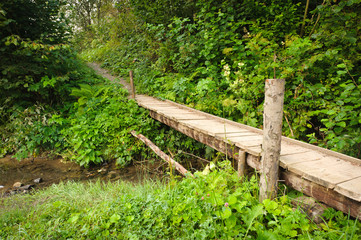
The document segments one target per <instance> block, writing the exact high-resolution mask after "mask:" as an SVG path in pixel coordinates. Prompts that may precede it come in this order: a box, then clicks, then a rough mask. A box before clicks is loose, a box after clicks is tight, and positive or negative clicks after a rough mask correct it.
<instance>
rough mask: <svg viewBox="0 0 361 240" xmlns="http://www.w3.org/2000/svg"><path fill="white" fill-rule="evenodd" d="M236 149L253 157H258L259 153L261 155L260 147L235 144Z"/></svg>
mask: <svg viewBox="0 0 361 240" xmlns="http://www.w3.org/2000/svg"><path fill="white" fill-rule="evenodd" d="M251 144H252V143H251ZM236 147H238V148H240V149H242V150H244V151H246V152H247V153H249V154H252V155H254V156H256V157H260V156H261V153H262V148H261V145H256V146H245V145H243V144H240V143H236Z"/></svg>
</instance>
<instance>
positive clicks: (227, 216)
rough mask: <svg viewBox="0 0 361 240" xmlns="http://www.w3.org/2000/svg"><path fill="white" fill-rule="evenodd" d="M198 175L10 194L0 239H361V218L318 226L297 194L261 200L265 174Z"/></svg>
mask: <svg viewBox="0 0 361 240" xmlns="http://www.w3.org/2000/svg"><path fill="white" fill-rule="evenodd" d="M195 176H196V177H195V178H194V179H193V178H186V179H183V180H181V181H176V180H171V181H170V182H169V183H168V184H163V183H159V182H146V183H144V184H143V185H132V184H129V183H127V182H116V183H101V182H96V183H89V184H83V183H75V182H69V183H64V184H59V185H53V186H52V187H50V188H49V189H47V190H44V191H40V192H37V193H35V194H33V195H25V196H14V197H12V198H7V199H3V200H1V201H2V204H1V205H2V207H1V208H0V239H360V236H361V224H360V222H359V221H358V220H352V219H349V218H348V217H347V216H346V215H344V214H342V213H341V212H336V211H335V210H332V209H329V210H327V211H326V212H325V214H324V222H323V223H321V224H319V225H316V224H314V223H312V222H311V221H310V220H309V219H308V218H307V216H306V215H304V214H303V213H301V211H300V210H299V209H295V208H293V207H292V206H291V205H290V197H289V196H287V195H284V194H280V195H279V197H278V198H277V199H276V200H274V201H269V200H266V201H264V202H263V203H259V202H258V187H257V185H258V180H257V179H256V177H251V178H250V179H249V180H244V181H243V182H241V181H240V180H239V178H238V177H237V175H236V174H235V172H234V170H233V169H232V168H231V167H230V165H229V163H228V162H223V163H221V166H218V167H215V166H214V165H211V167H210V168H206V170H205V171H203V172H200V173H196V174H195Z"/></svg>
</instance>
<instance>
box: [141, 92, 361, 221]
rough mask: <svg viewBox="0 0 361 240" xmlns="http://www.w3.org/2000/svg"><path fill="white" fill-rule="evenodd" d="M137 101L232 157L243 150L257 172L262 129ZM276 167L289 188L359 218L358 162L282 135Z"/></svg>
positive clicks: (360, 169)
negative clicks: (278, 162) (278, 165)
mask: <svg viewBox="0 0 361 240" xmlns="http://www.w3.org/2000/svg"><path fill="white" fill-rule="evenodd" d="M136 100H137V102H138V104H139V105H140V106H142V107H144V108H146V109H148V110H150V115H151V116H152V117H153V118H154V119H156V120H158V121H160V122H163V123H165V124H167V125H169V126H170V127H173V128H175V129H176V130H178V131H180V132H182V133H184V134H186V135H188V136H189V137H192V138H194V139H196V140H198V141H200V142H202V143H204V144H207V145H208V146H210V147H212V148H215V149H216V150H218V151H221V152H223V153H226V154H229V156H232V157H233V158H235V159H237V157H238V152H239V150H243V151H245V152H246V153H247V159H246V161H247V164H248V165H249V166H251V167H253V168H255V169H257V170H259V167H260V156H261V151H262V140H263V135H262V130H260V129H256V128H253V127H250V126H247V125H243V124H240V123H236V122H233V121H230V120H227V119H223V118H220V117H216V116H213V115H210V114H207V113H204V112H201V111H198V110H195V109H192V108H189V107H186V106H184V105H181V104H177V103H174V102H171V101H168V100H166V101H162V100H158V99H155V98H153V97H149V96H144V95H137V96H136ZM280 166H281V169H280V170H281V179H283V180H284V181H285V183H286V184H287V185H290V186H291V187H293V188H295V189H296V190H299V191H302V192H304V193H305V194H307V195H310V196H312V197H315V198H316V199H318V200H319V201H322V202H324V203H326V204H328V205H330V206H332V207H334V208H336V209H338V210H341V211H343V212H346V213H348V212H350V214H351V215H352V216H354V217H361V160H360V159H356V158H353V157H350V156H347V155H344V154H340V153H337V152H333V151H330V150H327V149H323V148H320V147H317V146H314V145H311V144H307V143H304V142H300V141H296V140H293V139H290V138H286V137H282V144H281V158H280Z"/></svg>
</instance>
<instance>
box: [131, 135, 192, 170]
mask: <svg viewBox="0 0 361 240" xmlns="http://www.w3.org/2000/svg"><path fill="white" fill-rule="evenodd" d="M130 133H131V134H132V135H133V136H134V137H136V138H138V139H139V140H140V141H142V142H143V143H145V145H147V146H148V147H150V148H151V149H152V150H153V151H154V152H155V153H156V154H157V155H158V156H159V157H161V158H162V159H163V160H164V161H166V162H168V163H169V164H170V165H172V167H174V168H175V169H177V171H178V172H180V173H181V174H182V175H183V176H187V174H189V175H190V176H192V177H194V176H193V174H192V173H188V170H187V169H185V168H184V167H183V166H182V165H181V164H179V163H178V162H177V161H175V160H174V159H173V158H171V157H169V156H168V155H167V154H165V153H164V152H163V151H162V150H160V148H159V147H157V146H156V145H155V144H154V143H153V142H152V141H150V140H149V139H148V138H146V137H145V136H144V135H142V134H137V133H136V132H135V131H131V132H130Z"/></svg>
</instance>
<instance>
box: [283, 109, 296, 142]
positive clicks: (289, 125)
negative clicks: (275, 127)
mask: <svg viewBox="0 0 361 240" xmlns="http://www.w3.org/2000/svg"><path fill="white" fill-rule="evenodd" d="M284 116H285V119H286V122H287V125H288V127H289V128H290V131H291V135H292V137H295V135H294V134H293V130H292V127H291V124H290V122H289V121H288V118H287V116H286V114H285V115H284Z"/></svg>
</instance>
